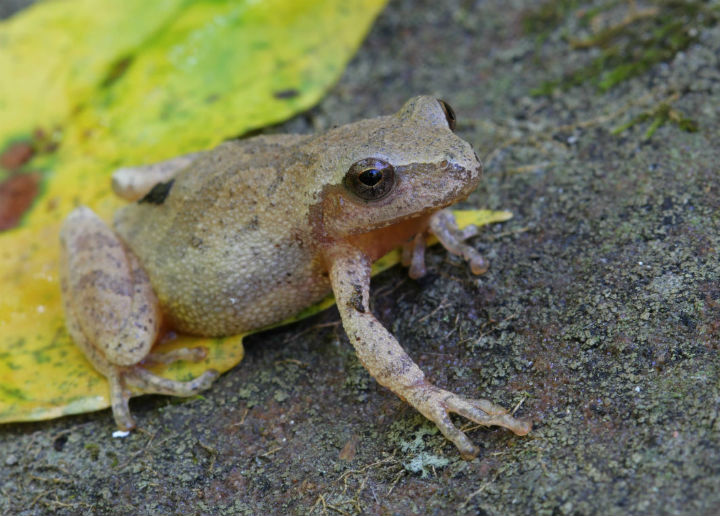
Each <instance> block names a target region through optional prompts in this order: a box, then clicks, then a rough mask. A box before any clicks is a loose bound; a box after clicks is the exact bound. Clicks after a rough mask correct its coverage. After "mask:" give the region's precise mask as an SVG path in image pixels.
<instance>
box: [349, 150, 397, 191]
mask: <svg viewBox="0 0 720 516" xmlns="http://www.w3.org/2000/svg"><path fill="white" fill-rule="evenodd" d="M343 183H344V184H345V188H347V189H348V190H350V191H351V192H352V193H354V194H355V195H357V196H358V197H360V198H361V199H365V200H366V201H377V200H379V199H382V198H383V197H385V196H386V195H387V194H389V193H390V191H391V190H392V188H393V186H394V185H395V169H394V168H393V166H392V165H391V164H390V163H388V162H387V161H383V160H381V159H377V158H365V159H361V160H360V161H357V162H355V163H353V164H352V166H351V167H350V169H349V170H348V171H347V173H346V174H345V179H344V180H343Z"/></svg>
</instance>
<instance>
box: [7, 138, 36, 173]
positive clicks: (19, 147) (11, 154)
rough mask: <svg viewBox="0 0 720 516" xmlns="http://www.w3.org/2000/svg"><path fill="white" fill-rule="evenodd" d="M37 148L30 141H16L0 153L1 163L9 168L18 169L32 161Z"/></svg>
mask: <svg viewBox="0 0 720 516" xmlns="http://www.w3.org/2000/svg"><path fill="white" fill-rule="evenodd" d="M33 154H35V149H33V146H32V145H31V144H30V143H29V142H15V143H13V144H12V145H10V147H8V148H7V149H5V152H3V153H2V154H1V155H0V165H1V166H3V167H5V168H7V169H8V170H16V169H18V168H20V167H22V166H23V165H24V164H25V163H27V162H28V161H30V158H32V157H33Z"/></svg>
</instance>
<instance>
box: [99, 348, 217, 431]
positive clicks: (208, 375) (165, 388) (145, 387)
mask: <svg viewBox="0 0 720 516" xmlns="http://www.w3.org/2000/svg"><path fill="white" fill-rule="evenodd" d="M195 349H199V348H195ZM178 351H179V350H178ZM217 377H218V372H217V371H215V370H214V369H210V370H209V371H205V372H204V373H203V374H201V375H200V376H198V377H197V378H194V379H192V380H190V381H187V382H179V381H176V380H170V379H168V378H163V377H162V376H157V375H156V374H153V373H151V372H150V371H148V370H147V369H145V368H144V367H141V366H133V367H123V368H117V371H115V372H114V373H110V374H108V380H109V381H110V405H111V407H112V411H113V417H114V418H115V423H116V424H117V426H118V428H119V429H120V430H132V429H133V428H135V420H134V419H133V417H132V415H131V414H130V407H129V402H130V397H131V396H133V395H138V394H167V395H170V396H183V397H186V396H193V395H195V394H198V393H199V392H201V391H204V390H206V389H207V388H209V387H210V386H211V385H212V383H213V382H214V381H215V379H216V378H217ZM129 387H134V388H135V393H133V392H131V390H130V388H129Z"/></svg>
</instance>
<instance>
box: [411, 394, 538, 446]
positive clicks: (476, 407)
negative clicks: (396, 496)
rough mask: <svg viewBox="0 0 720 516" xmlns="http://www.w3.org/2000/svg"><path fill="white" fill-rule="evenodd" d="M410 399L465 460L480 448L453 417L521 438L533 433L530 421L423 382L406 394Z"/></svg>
mask: <svg viewBox="0 0 720 516" xmlns="http://www.w3.org/2000/svg"><path fill="white" fill-rule="evenodd" d="M405 397H406V399H407V400H408V401H409V402H410V403H411V404H412V405H413V406H414V407H415V408H417V409H418V410H419V411H420V412H421V413H422V414H423V415H424V416H425V417H427V418H428V419H430V420H431V421H433V422H434V423H435V424H436V425H437V426H438V429H439V430H440V432H442V434H443V435H444V436H445V437H447V438H448V440H450V441H452V442H453V444H455V446H456V447H457V449H458V451H460V454H461V455H462V457H463V458H464V459H472V458H474V457H476V456H477V454H478V452H479V448H478V447H477V446H475V445H474V444H473V443H472V441H471V440H470V439H469V438H468V437H467V436H466V435H465V434H464V433H463V432H462V431H461V430H460V429H459V428H457V427H456V426H455V425H454V424H453V423H452V421H451V420H450V413H451V412H453V413H455V414H459V415H461V416H463V417H464V418H467V419H469V420H470V421H472V422H473V423H477V424H479V425H484V426H501V427H504V428H507V429H509V430H511V431H512V432H514V433H516V434H518V435H525V434H527V433H528V432H529V431H530V429H531V426H532V425H531V424H530V423H529V422H527V421H522V420H519V419H515V418H514V417H512V416H511V415H510V414H508V411H507V410H506V409H504V408H503V407H501V406H499V405H495V404H494V403H492V402H490V401H488V400H483V399H467V398H463V397H462V396H458V395H457V394H453V393H451V392H449V391H446V390H443V389H439V388H437V387H435V386H433V385H431V384H428V383H426V382H423V383H421V384H419V385H416V386H415V388H414V389H413V390H412V391H410V392H408V393H406V395H405Z"/></svg>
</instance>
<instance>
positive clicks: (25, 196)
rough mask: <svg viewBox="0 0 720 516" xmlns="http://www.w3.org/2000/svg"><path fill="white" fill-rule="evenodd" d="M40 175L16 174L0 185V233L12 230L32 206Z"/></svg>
mask: <svg viewBox="0 0 720 516" xmlns="http://www.w3.org/2000/svg"><path fill="white" fill-rule="evenodd" d="M39 183H40V174H39V173H38V172H33V173H31V174H16V175H14V176H10V177H9V178H7V179H6V180H5V181H3V182H2V183H0V231H4V230H6V229H11V228H14V227H15V226H16V225H17V223H18V222H19V221H20V218H21V217H22V216H23V214H24V213H25V211H27V209H28V208H29V207H30V206H31V205H32V202H33V200H34V199H35V196H36V195H37V191H38V184H39Z"/></svg>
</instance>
